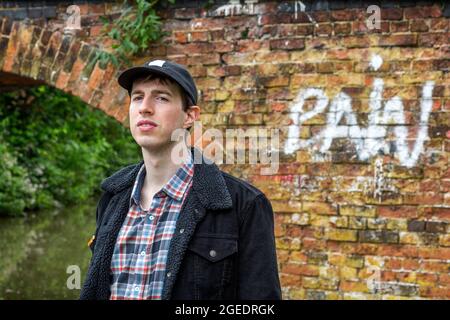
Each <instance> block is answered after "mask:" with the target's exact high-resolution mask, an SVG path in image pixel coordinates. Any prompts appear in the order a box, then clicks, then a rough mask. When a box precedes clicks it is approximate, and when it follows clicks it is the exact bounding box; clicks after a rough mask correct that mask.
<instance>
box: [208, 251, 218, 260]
mask: <svg viewBox="0 0 450 320" xmlns="http://www.w3.org/2000/svg"><path fill="white" fill-rule="evenodd" d="M209 255H210V256H211V257H212V258H214V257H215V256H217V252H216V250H211V251H210V252H209Z"/></svg>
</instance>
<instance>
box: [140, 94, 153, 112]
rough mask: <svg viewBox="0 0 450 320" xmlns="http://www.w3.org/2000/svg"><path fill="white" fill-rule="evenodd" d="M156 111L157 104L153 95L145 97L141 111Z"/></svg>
mask: <svg viewBox="0 0 450 320" xmlns="http://www.w3.org/2000/svg"><path fill="white" fill-rule="evenodd" d="M154 112H155V105H154V103H153V99H152V98H151V97H144V98H143V100H142V103H141V104H140V106H139V113H151V114H153V113H154Z"/></svg>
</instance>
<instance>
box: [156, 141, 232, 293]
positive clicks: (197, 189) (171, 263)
mask: <svg viewBox="0 0 450 320" xmlns="http://www.w3.org/2000/svg"><path fill="white" fill-rule="evenodd" d="M191 151H192V154H193V156H194V176H193V182H192V190H190V191H189V193H188V195H187V198H186V201H185V203H184V204H183V207H182V208H181V212H180V215H179V218H178V221H177V225H176V229H175V233H174V235H173V238H172V241H171V242H170V247H169V253H168V257H167V263H166V265H167V267H166V279H165V281H164V288H163V292H162V299H163V300H168V299H170V297H171V293H172V289H173V286H174V284H175V281H176V278H177V275H178V272H179V270H180V267H181V263H182V261H183V258H184V255H185V253H186V249H187V247H188V244H189V241H190V240H191V238H192V235H193V234H194V231H195V228H196V226H197V224H198V223H199V222H200V221H201V220H202V219H203V217H204V216H205V214H206V211H207V210H220V209H228V208H231V206H232V201H231V196H230V193H229V192H228V188H227V186H226V183H225V180H224V178H223V176H222V173H221V172H220V170H219V168H218V167H217V166H216V165H215V164H214V163H211V161H210V160H209V159H207V158H204V157H203V155H202V154H201V153H200V152H199V151H198V150H197V149H195V148H192V149H191ZM205 159H206V160H205ZM207 163H211V164H207Z"/></svg>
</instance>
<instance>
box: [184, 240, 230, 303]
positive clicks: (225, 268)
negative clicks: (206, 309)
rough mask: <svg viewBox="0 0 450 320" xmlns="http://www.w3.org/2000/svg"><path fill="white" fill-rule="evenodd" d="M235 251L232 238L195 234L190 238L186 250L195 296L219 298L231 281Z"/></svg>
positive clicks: (199, 297)
mask: <svg viewBox="0 0 450 320" xmlns="http://www.w3.org/2000/svg"><path fill="white" fill-rule="evenodd" d="M237 251H238V243H237V240H236V239H234V238H212V237H199V236H196V237H194V238H193V239H192V240H191V242H190V244H189V246H188V252H189V256H190V259H189V260H190V261H191V267H192V268H193V270H192V271H193V272H192V275H193V276H194V279H193V280H194V281H193V282H194V290H195V296H196V298H198V299H220V297H221V295H222V293H223V290H224V288H225V286H227V285H228V284H229V283H230V282H231V279H232V276H233V266H234V264H235V260H236V256H237V254H236V253H237Z"/></svg>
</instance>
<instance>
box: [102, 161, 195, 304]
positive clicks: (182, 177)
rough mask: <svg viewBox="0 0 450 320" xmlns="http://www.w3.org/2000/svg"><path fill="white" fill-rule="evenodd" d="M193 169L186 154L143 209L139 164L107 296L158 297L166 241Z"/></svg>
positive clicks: (169, 237) (190, 180) (114, 297)
mask: <svg viewBox="0 0 450 320" xmlns="http://www.w3.org/2000/svg"><path fill="white" fill-rule="evenodd" d="M193 171H194V165H193V161H192V156H191V155H190V157H189V160H188V161H187V162H186V163H183V165H182V166H181V167H180V168H179V169H178V170H177V172H176V173H175V175H174V176H173V177H172V178H171V179H170V180H169V182H168V183H167V184H166V185H165V186H164V187H163V188H162V189H161V190H160V191H159V192H157V193H156V194H155V196H154V197H153V200H152V203H151V205H150V208H149V210H148V211H144V210H143V209H142V207H141V204H140V196H141V190H142V185H143V183H144V178H145V174H146V171H145V166H144V165H142V167H141V168H140V170H139V173H138V175H137V177H136V181H135V183H134V186H133V190H132V193H131V194H132V196H131V199H130V209H129V211H128V214H127V217H126V218H125V220H124V223H123V225H122V227H121V229H120V232H119V235H118V238H117V241H116V244H115V247H114V253H113V256H112V260H111V274H112V283H111V296H110V299H111V300H122V299H161V294H162V290H163V285H164V279H165V270H166V261H167V254H168V251H169V245H170V241H171V239H172V237H173V234H174V232H175V226H176V222H177V219H178V215H179V213H180V210H181V207H182V204H183V200H184V199H185V198H186V195H187V193H188V192H189V189H190V187H191V186H192V176H193Z"/></svg>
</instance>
